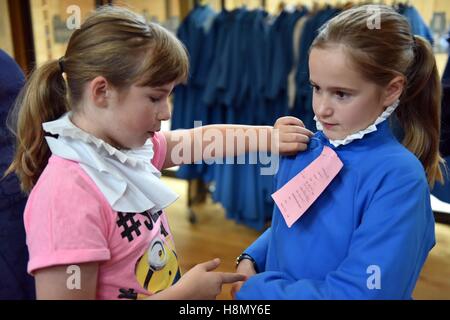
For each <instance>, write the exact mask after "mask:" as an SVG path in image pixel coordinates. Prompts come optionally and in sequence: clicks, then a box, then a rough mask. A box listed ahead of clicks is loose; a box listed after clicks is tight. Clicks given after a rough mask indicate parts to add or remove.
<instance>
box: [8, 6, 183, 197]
mask: <svg viewBox="0 0 450 320" xmlns="http://www.w3.org/2000/svg"><path fill="white" fill-rule="evenodd" d="M60 62H61V63H60ZM60 64H61V66H62V67H63V69H64V73H65V75H66V81H65V80H64V78H63V76H62V72H61V67H60ZM188 69H189V62H188V56H187V52H186V49H185V47H184V46H183V44H182V43H181V42H180V41H179V40H178V39H177V38H176V37H175V36H174V35H172V34H171V33H170V32H168V31H167V30H165V29H164V28H162V27H161V26H159V25H157V24H154V23H149V24H148V23H146V22H145V20H144V19H143V18H142V17H141V16H139V15H137V14H135V13H133V12H132V11H130V10H128V9H125V8H119V7H113V6H105V7H102V8H99V9H97V10H96V11H95V12H94V13H93V14H92V15H91V16H90V17H88V18H87V19H86V21H85V22H84V23H83V24H82V25H81V28H80V29H78V30H76V31H75V32H74V33H73V34H72V36H71V37H70V40H69V43H68V47H67V50H66V53H65V55H64V57H63V58H62V59H61V60H53V61H50V62H47V63H45V64H44V65H43V66H41V67H40V68H37V69H35V70H34V71H33V72H32V74H31V77H30V79H29V80H28V81H27V83H26V85H25V87H24V88H23V89H22V91H21V93H20V94H19V97H18V99H17V101H16V107H15V108H14V109H15V111H13V114H12V115H11V117H10V119H12V121H14V122H15V124H14V125H15V126H16V128H15V129H14V130H13V131H15V134H16V137H17V145H16V154H15V156H14V159H13V162H12V163H11V165H10V167H9V168H8V170H7V171H6V173H5V175H6V174H9V173H11V172H15V173H16V174H17V176H18V177H19V179H20V181H21V187H22V190H24V191H25V192H29V191H30V190H31V189H32V187H33V186H34V185H35V183H36V182H37V180H38V178H39V176H40V175H41V173H42V171H43V170H44V168H45V166H46V165H47V162H48V159H49V157H50V150H49V148H48V146H47V143H46V141H45V139H44V131H43V129H42V123H43V122H47V121H52V120H56V119H57V118H59V117H61V116H62V115H63V114H64V113H66V112H67V111H69V110H73V111H74V112H76V111H77V106H78V105H79V103H80V102H81V100H82V97H83V92H84V87H85V85H86V83H88V82H89V81H91V80H92V79H94V78H95V77H97V76H100V75H101V76H103V77H105V78H106V79H107V81H108V82H110V83H111V85H112V86H114V87H115V88H116V89H118V90H126V89H127V88H129V87H130V86H131V85H132V84H134V83H135V84H137V85H139V86H151V87H156V86H162V85H165V84H168V83H170V82H176V83H179V82H183V81H186V79H187V77H188Z"/></svg>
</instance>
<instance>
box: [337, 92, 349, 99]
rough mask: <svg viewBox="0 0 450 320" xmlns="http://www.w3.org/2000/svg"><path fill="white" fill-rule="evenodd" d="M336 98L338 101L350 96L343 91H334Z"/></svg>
mask: <svg viewBox="0 0 450 320" xmlns="http://www.w3.org/2000/svg"><path fill="white" fill-rule="evenodd" d="M336 96H337V97H338V98H339V99H344V98H347V97H349V96H350V95H349V94H348V93H346V92H344V91H336Z"/></svg>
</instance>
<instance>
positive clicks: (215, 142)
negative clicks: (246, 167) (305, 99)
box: [164, 117, 313, 168]
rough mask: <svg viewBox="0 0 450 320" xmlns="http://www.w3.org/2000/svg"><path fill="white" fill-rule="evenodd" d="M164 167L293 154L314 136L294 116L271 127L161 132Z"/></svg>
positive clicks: (213, 127)
mask: <svg viewBox="0 0 450 320" xmlns="http://www.w3.org/2000/svg"><path fill="white" fill-rule="evenodd" d="M164 135H165V138H166V141H167V154H166V159H165V162H164V168H168V167H173V166H176V165H181V164H192V163H195V162H198V161H205V160H209V159H214V158H224V157H233V156H239V155H242V154H244V153H249V152H273V153H276V154H278V153H279V154H282V155H289V154H295V153H297V152H299V151H303V150H305V149H306V147H307V144H308V142H309V138H310V137H311V136H312V135H313V133H312V132H311V131H309V130H308V129H306V128H305V127H304V125H303V122H302V121H301V120H300V119H297V118H295V117H282V118H279V119H278V120H277V121H276V122H275V125H274V126H273V127H271V126H248V125H230V124H217V125H207V126H202V127H196V128H193V129H185V130H174V131H167V132H164Z"/></svg>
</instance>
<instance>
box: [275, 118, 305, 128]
mask: <svg viewBox="0 0 450 320" xmlns="http://www.w3.org/2000/svg"><path fill="white" fill-rule="evenodd" d="M278 121H280V122H281V123H283V124H292V125H298V126H302V127H304V126H305V125H304V124H303V121H302V120H300V119H299V118H296V117H292V116H286V117H282V118H279V119H278Z"/></svg>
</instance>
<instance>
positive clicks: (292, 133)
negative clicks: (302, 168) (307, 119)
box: [273, 117, 314, 156]
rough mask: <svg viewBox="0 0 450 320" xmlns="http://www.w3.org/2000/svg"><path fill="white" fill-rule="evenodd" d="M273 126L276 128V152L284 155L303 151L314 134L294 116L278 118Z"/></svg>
mask: <svg viewBox="0 0 450 320" xmlns="http://www.w3.org/2000/svg"><path fill="white" fill-rule="evenodd" d="M273 128H274V129H277V130H278V153H279V154H281V155H284V156H287V155H295V154H297V153H298V152H299V151H305V150H306V148H307V147H308V143H309V139H310V138H311V137H312V136H313V135H314V133H312V132H311V131H309V130H308V129H306V128H305V125H304V124H303V122H302V121H301V120H300V119H298V118H295V117H281V118H278V120H277V121H276V122H275V124H274V126H273Z"/></svg>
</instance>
